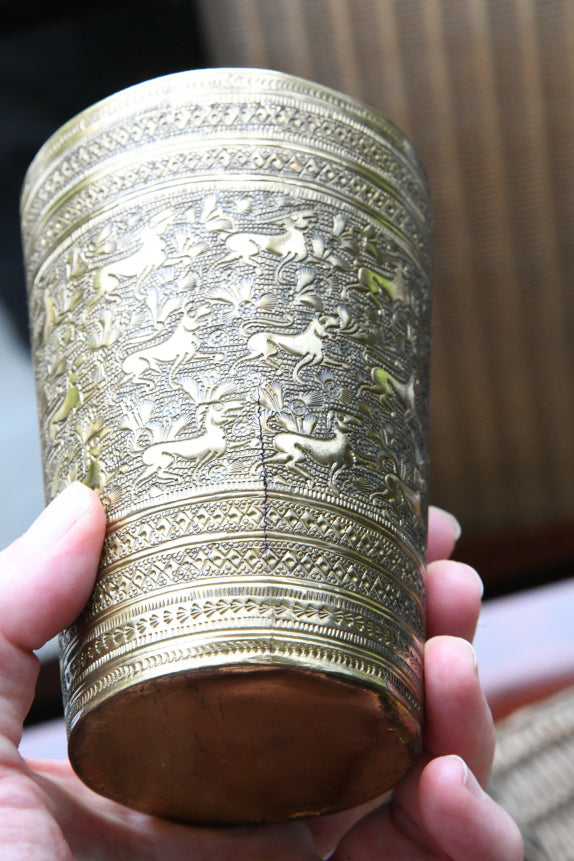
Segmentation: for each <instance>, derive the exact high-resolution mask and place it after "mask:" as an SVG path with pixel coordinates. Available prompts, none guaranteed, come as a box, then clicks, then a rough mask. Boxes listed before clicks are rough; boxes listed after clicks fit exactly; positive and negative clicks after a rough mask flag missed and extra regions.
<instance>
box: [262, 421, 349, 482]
mask: <svg viewBox="0 0 574 861" xmlns="http://www.w3.org/2000/svg"><path fill="white" fill-rule="evenodd" d="M327 423H328V432H329V436H327V437H316V436H311V435H309V434H302V433H297V432H289V433H278V434H276V435H275V436H274V437H273V447H274V449H275V454H273V455H272V456H271V457H270V458H269V461H270V462H275V463H283V464H285V466H286V467H287V469H289V470H291V472H295V473H297V474H298V475H302V476H303V477H304V478H311V474H310V473H309V471H308V470H307V469H306V468H305V467H304V466H303V464H304V462H305V460H306V459H307V458H310V459H311V460H313V461H315V463H318V464H319V465H320V466H327V467H329V484H333V485H334V484H335V476H336V475H337V473H338V472H340V470H341V469H342V468H343V467H344V466H353V464H354V463H355V457H354V454H353V450H352V448H351V441H350V439H349V431H350V430H351V428H352V427H353V426H355V427H356V426H357V425H358V423H359V422H358V420H357V419H356V418H355V417H354V416H346V415H339V414H337V413H336V412H334V411H333V410H330V411H329V415H328V417H327Z"/></svg>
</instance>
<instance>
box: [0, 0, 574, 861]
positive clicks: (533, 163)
mask: <svg viewBox="0 0 574 861" xmlns="http://www.w3.org/2000/svg"><path fill="white" fill-rule="evenodd" d="M572 45H574V4H573V3H572V2H570V0H458V2H449V0H395V2H392V0H139V2H136V0H114V2H111V0H98V2H97V3H95V2H91V0H84V2H83V3H82V4H78V3H77V2H74V3H72V2H68V0H53V2H51V3H50V4H46V3H40V2H37V0H27V2H25V3H22V2H21V0H0V361H1V363H2V373H1V374H0V491H1V498H2V517H1V518H0V543H1V544H5V543H6V542H8V541H9V540H11V539H12V538H14V537H15V536H16V535H17V534H18V533H19V532H20V531H21V530H23V529H24V528H25V527H26V525H27V524H28V523H29V521H30V520H31V519H32V518H33V517H34V516H35V515H36V514H37V513H38V512H39V511H40V509H41V507H42V505H43V492H42V487H41V469H40V462H39V453H38V442H37V426H36V407H35V401H34V391H33V381H32V373H31V365H30V357H29V349H28V335H27V319H26V305H25V285H24V276H23V271H22V264H21V252H20V238H19V227H18V198H19V190H20V186H21V183H22V179H23V176H24V172H25V170H26V166H27V165H28V163H29V162H30V160H31V159H32V157H33V155H34V154H35V152H36V151H37V149H38V148H39V147H40V146H41V144H42V143H43V142H44V140H45V139H46V138H47V137H48V136H49V135H50V134H51V133H52V132H53V131H55V130H56V129H57V128H58V127H59V126H60V125H61V124H62V123H63V122H65V121H66V120H67V119H69V118H70V117H71V116H73V115H74V114H75V113H77V112H78V111H80V110H82V109H83V108H84V107H87V106H88V105H89V104H91V103H93V102H95V101H97V100H99V99H101V98H103V97H105V96H107V95H109V94H111V93H112V92H114V91H117V90H119V89H121V88H123V87H126V86H129V85H131V84H135V83H138V82H139V81H141V80H144V79H146V78H151V77H155V76H157V75H162V74H167V73H170V72H175V71H181V70H184V69H191V68H196V67H204V66H258V67H267V68H274V69H279V70H282V71H286V72H289V73H292V74H296V75H301V76H304V77H307V78H311V79H314V80H316V81H318V82H320V83H322V84H325V85H328V86H331V87H334V88H336V89H339V90H342V91H344V92H346V93H349V94H350V95H353V96H356V97H358V98H360V99H362V100H363V101H365V102H367V103H368V104H369V105H371V106H373V107H375V108H378V109H379V110H380V111H381V112H383V113H384V114H386V115H387V116H388V117H389V118H390V119H391V120H393V121H394V122H395V123H396V124H397V125H398V126H399V127H400V128H401V129H402V130H403V131H405V132H406V133H407V135H408V136H409V137H410V138H411V140H412V141H413V142H414V144H415V146H416V148H417V150H418V151H419V154H420V155H421V157H422V160H423V163H424V164H425V166H426V169H427V172H428V175H429V180H430V185H431V190H432V197H433V201H434V211H435V243H434V248H435V252H434V277H433V285H434V312H433V314H434V316H433V325H434V335H433V353H432V380H431V502H433V503H434V504H436V505H439V506H442V507H444V508H447V509H449V510H451V511H452V512H453V513H454V514H455V515H456V516H457V517H458V519H459V520H460V522H461V524H462V528H463V538H462V539H461V541H460V543H459V546H458V549H457V554H458V557H459V558H461V559H464V560H465V561H467V562H470V563H471V564H473V565H475V567H477V568H478V569H479V571H480V573H481V574H482V576H483V578H484V580H485V584H486V597H487V599H493V598H496V597H497V596H508V595H512V594H514V595H516V594H520V595H522V594H523V593H524V590H527V589H531V588H532V587H540V586H547V584H557V583H558V584H559V583H562V584H563V585H564V586H566V584H568V583H569V581H568V579H567V578H570V576H571V574H572V571H573V568H574V457H573V454H572V448H573V445H574V339H573V322H574V291H573V288H572V284H573V280H574V242H573V239H572V237H573V233H574V147H573V145H572V142H573V140H574V52H573V51H572ZM529 594H530V593H529ZM545 594H556V595H557V596H558V598H557V599H556V600H557V601H558V603H561V602H562V597H561V596H563V595H564V594H565V593H563V592H560V591H558V592H556V593H554V592H550V593H545ZM503 600H505V599H503ZM493 606H494V605H493ZM497 606H503V607H504V606H512V607H517V606H519V605H517V604H513V605H504V604H503V605H497ZM528 606H529V607H530V606H531V605H528ZM536 606H537V607H540V604H538V605H536ZM571 606H572V605H571V604H568V602H566V603H563V602H562V608H563V610H564V608H568V609H569V608H570V607H571ZM496 612H498V611H496ZM521 612H522V611H521ZM524 612H525V613H526V615H522V616H521V615H520V613H518V611H516V613H518V615H516V616H515V618H516V620H517V625H518V628H519V627H520V625H521V624H522V626H523V627H522V631H523V633H524V631H527V632H528V634H529V635H533V633H534V634H535V633H536V631H537V625H540V624H541V623H540V618H541V617H540V611H539V610H536V611H535V612H534V611H533V610H532V609H529V610H527V611H524ZM493 613H494V610H493ZM529 614H530V615H529ZM494 615H496V613H494ZM493 618H494V617H493ZM501 618H502V617H501ZM504 618H506V617H504ZM548 619H549V620H550V621H548V622H547V624H548V625H549V626H550V627H552V628H553V629H554V630H556V626H557V624H558V623H557V622H556V621H555V619H554V617H551V616H549V617H548ZM569 619H570V616H567V617H565V618H564V619H563V622H562V624H563V625H564V626H566V627H568V630H570V628H571V627H572V626H571V625H570V622H569ZM521 620H522V621H521ZM499 625H500V626H501V628H504V627H505V626H506V622H503V621H500V622H499ZM570 636H571V635H570ZM515 639H516V638H515ZM530 639H532V638H530ZM493 642H494V641H493ZM568 644H569V641H568V642H566V641H564V642H563V643H562V647H561V648H562V654H564V652H565V651H568V647H569V646H568ZM516 646H517V650H518V652H519V653H520V654H522V658H523V662H524V661H530V662H532V661H534V658H532V656H530V657H529V653H528V651H527V650H526V645H525V644H524V643H523V642H522V641H521V640H517V642H516ZM483 648H484V649H485V654H486V651H487V647H486V646H484V647H483ZM489 648H491V658H490V660H491V661H492V663H493V664H495V663H496V662H497V659H498V656H499V654H500V648H501V646H500V644H499V643H498V641H496V642H494V645H493V644H492V643H491V644H490V646H489ZM525 650H526V651H525ZM571 651H572V653H573V654H574V649H572V650H571ZM534 654H535V655H538V656H539V651H538V649H537V647H536V648H535V649H534ZM45 657H46V660H45V665H44V670H43V672H42V675H41V680H40V687H39V691H38V696H37V700H36V703H35V706H34V708H33V710H32V712H31V716H30V721H34V720H38V719H40V718H45V717H49V716H53V715H54V714H58V713H59V709H60V705H59V699H58V694H57V668H56V663H55V661H54V660H53V651H52V652H49V651H48V652H47V653H46V656H45ZM485 660H489V658H485ZM534 662H535V661H534ZM541 672H542V675H544V664H542V670H541ZM560 673H561V674H562V676H561V678H563V679H564V678H566V676H568V673H573V678H574V670H572V668H571V667H570V666H569V665H568V667H567V668H566V669H564V667H562V668H561V669H560ZM542 687H544V686H542ZM573 857H574V856H573Z"/></svg>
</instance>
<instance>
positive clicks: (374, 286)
mask: <svg viewBox="0 0 574 861" xmlns="http://www.w3.org/2000/svg"><path fill="white" fill-rule="evenodd" d="M358 278H359V280H358V282H356V283H354V284H347V286H346V287H345V288H344V290H343V292H342V298H343V299H348V297H349V290H358V291H359V293H366V294H367V295H368V296H370V297H371V299H372V300H373V302H374V303H375V304H376V305H378V306H379V307H380V306H381V305H382V304H383V302H385V301H387V302H388V301H391V302H394V301H397V300H398V301H400V302H408V301H409V289H408V285H407V282H406V280H405V277H404V274H403V267H402V265H400V264H399V265H397V268H396V270H395V273H394V275H393V276H392V277H391V278H388V277H387V276H386V275H383V274H382V273H380V272H375V271H374V270H373V269H368V268H367V267H365V266H361V268H360V269H359V272H358Z"/></svg>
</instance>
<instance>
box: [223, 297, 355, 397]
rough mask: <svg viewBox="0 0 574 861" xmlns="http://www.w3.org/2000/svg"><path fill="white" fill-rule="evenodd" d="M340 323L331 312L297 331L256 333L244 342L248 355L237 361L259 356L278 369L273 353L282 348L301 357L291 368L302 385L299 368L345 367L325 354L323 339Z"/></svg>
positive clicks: (317, 317) (316, 318)
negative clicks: (291, 332)
mask: <svg viewBox="0 0 574 861" xmlns="http://www.w3.org/2000/svg"><path fill="white" fill-rule="evenodd" d="M339 324H340V319H339V317H337V316H335V315H333V314H320V315H318V316H316V317H314V318H313V320H311V322H310V323H309V325H308V326H307V328H306V329H304V330H303V331H302V332H298V333H296V334H285V333H283V332H273V331H271V332H266V331H259V332H255V333H254V334H253V335H251V336H250V338H249V339H248V341H247V347H248V349H249V355H247V356H242V357H241V358H240V359H238V362H237V364H240V363H241V362H250V361H252V360H254V359H259V358H262V359H264V360H265V361H266V362H267V363H268V364H269V365H271V367H273V368H280V367H281V363H280V362H279V361H278V360H277V359H276V356H277V353H278V351H279V350H283V351H284V352H285V353H289V355H291V356H299V357H300V358H299V361H298V362H297V364H296V365H295V368H294V370H293V379H294V380H295V382H297V383H301V384H303V383H304V381H303V380H302V379H301V371H302V370H303V368H306V367H307V366H313V365H319V364H321V363H322V364H324V365H328V366H330V367H333V368H342V367H346V366H345V365H344V364H343V363H342V362H338V361H337V360H336V359H332V358H328V357H326V356H325V354H324V349H323V348H324V343H323V342H324V341H325V340H326V338H327V337H328V336H329V332H330V330H331V329H336V328H338V326H339ZM244 328H245V327H244Z"/></svg>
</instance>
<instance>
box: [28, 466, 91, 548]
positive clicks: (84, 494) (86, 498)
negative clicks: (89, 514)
mask: <svg viewBox="0 0 574 861" xmlns="http://www.w3.org/2000/svg"><path fill="white" fill-rule="evenodd" d="M91 504H92V492H91V491H90V490H89V489H88V488H87V487H86V486H85V485H84V484H80V482H79V481H75V482H74V483H73V484H70V485H69V486H68V487H67V488H66V489H65V490H63V491H62V493H60V494H59V495H58V496H57V497H56V498H55V499H53V500H52V502H51V503H50V504H49V505H48V507H47V508H45V509H44V511H43V512H42V514H40V516H39V517H38V518H37V519H36V520H35V521H34V523H33V524H32V525H31V526H30V528H29V529H28V531H27V532H26V537H27V538H28V540H30V541H34V543H35V544H48V543H53V542H54V541H58V540H59V539H60V538H63V537H64V535H65V534H66V533H67V532H68V531H69V530H70V529H71V528H72V526H73V525H74V523H76V522H77V521H78V520H79V519H80V517H81V516H82V515H83V514H85V513H86V511H87V510H88V509H89V508H90V506H91Z"/></svg>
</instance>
